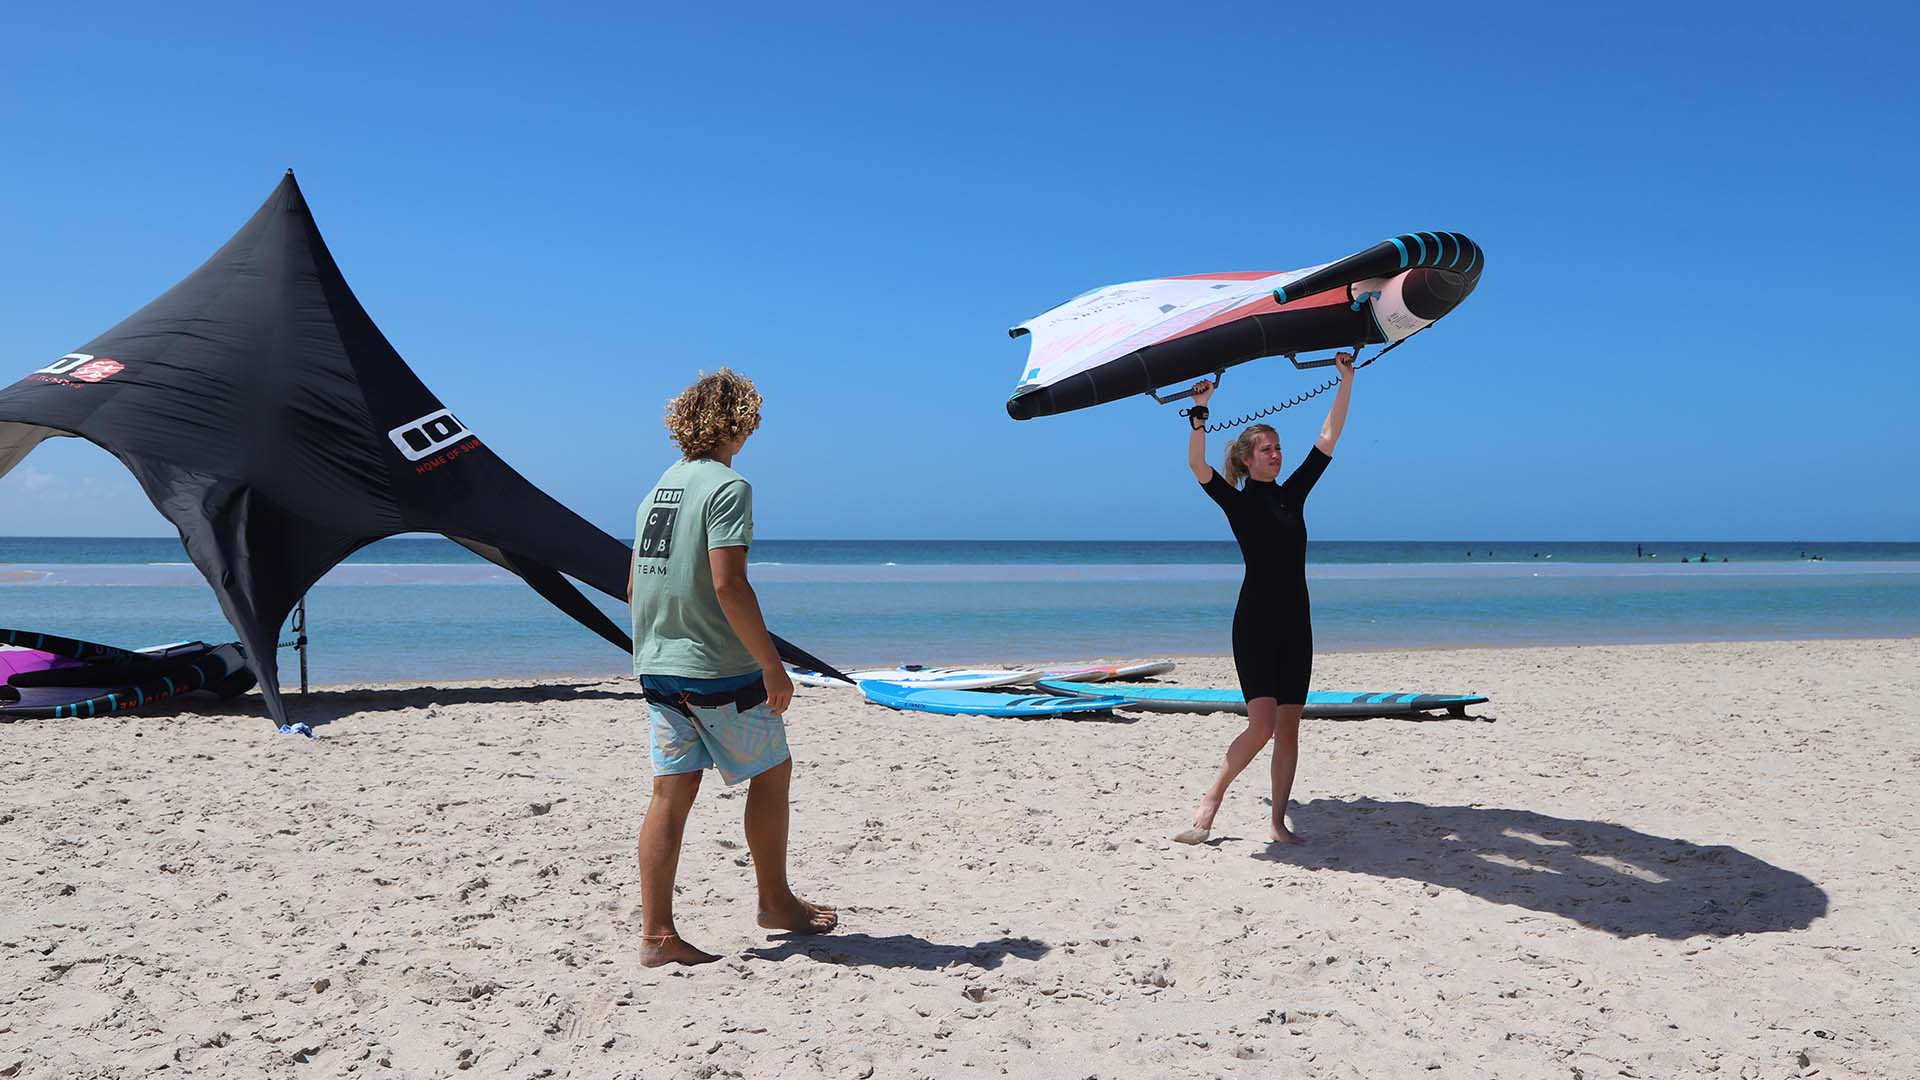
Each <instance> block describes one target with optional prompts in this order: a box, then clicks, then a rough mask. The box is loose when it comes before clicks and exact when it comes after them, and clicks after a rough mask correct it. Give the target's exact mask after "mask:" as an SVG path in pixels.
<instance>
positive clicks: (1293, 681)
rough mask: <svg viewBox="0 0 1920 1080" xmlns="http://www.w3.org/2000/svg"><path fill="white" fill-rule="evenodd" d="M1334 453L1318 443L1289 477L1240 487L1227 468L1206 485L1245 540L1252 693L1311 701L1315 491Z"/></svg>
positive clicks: (1247, 663)
mask: <svg viewBox="0 0 1920 1080" xmlns="http://www.w3.org/2000/svg"><path fill="white" fill-rule="evenodd" d="M1331 460H1333V459H1332V458H1329V457H1328V456H1327V455H1325V454H1323V453H1321V452H1320V448H1319V447H1318V446H1315V447H1314V448H1313V449H1311V450H1309V451H1307V458H1306V460H1305V461H1302V462H1301V463H1300V467H1299V468H1297V469H1295V470H1293V475H1292V476H1289V477H1287V480H1286V482H1285V483H1283V484H1275V483H1272V482H1271V481H1269V482H1265V483H1263V482H1261V481H1259V480H1255V479H1253V478H1252V477H1248V478H1247V483H1246V487H1244V488H1235V487H1234V486H1233V485H1232V484H1229V483H1227V481H1226V479H1225V478H1224V477H1222V476H1221V475H1220V474H1219V473H1214V474H1213V476H1212V478H1211V479H1209V480H1208V481H1207V482H1206V483H1205V484H1202V485H1201V486H1202V487H1203V488H1205V489H1206V492H1207V494H1208V495H1210V496H1212V497H1213V501H1214V502H1217V503H1219V504H1220V509H1222V510H1224V511H1226V512H1227V524H1228V525H1230V526H1232V527H1233V538H1234V539H1235V540H1238V541H1240V557H1241V558H1242V559H1244V560H1245V561H1246V564H1247V576H1246V580H1244V581H1242V582H1241V583H1240V602H1239V604H1238V605H1237V606H1235V608H1234V609H1233V667H1234V670H1235V671H1236V672H1238V673H1239V675H1240V692H1241V693H1242V694H1244V695H1245V696H1246V699H1247V700H1248V701H1252V700H1253V699H1254V698H1257V697H1270V698H1273V699H1274V700H1275V701H1276V703H1278V704H1281V705H1303V704H1305V703H1306V700H1307V680H1308V679H1309V678H1310V677H1311V676H1312V674H1313V612H1312V610H1311V608H1310V606H1309V604H1308V600H1307V523H1306V519H1305V518H1304V517H1302V516H1301V511H1302V510H1303V509H1304V508H1305V504H1306V501H1307V492H1309V491H1312V490H1313V485H1314V482H1315V481H1317V480H1319V479H1320V474H1321V473H1323V472H1326V471H1327V463H1328V462H1329V461H1331Z"/></svg>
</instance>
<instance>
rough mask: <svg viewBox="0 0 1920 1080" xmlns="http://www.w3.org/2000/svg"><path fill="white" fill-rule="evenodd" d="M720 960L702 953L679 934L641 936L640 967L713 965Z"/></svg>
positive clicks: (709, 954) (710, 954)
mask: <svg viewBox="0 0 1920 1080" xmlns="http://www.w3.org/2000/svg"><path fill="white" fill-rule="evenodd" d="M718 959H720V958H719V957H718V956H715V955H714V954H712V953H710V952H702V951H701V950H699V949H696V948H694V947H693V946H691V945H689V944H687V943H686V942H685V941H682V940H681V939H680V935H679V934H642V935H640V966H641V967H650V968H651V967H664V966H666V965H668V964H686V965H688V966H689V967H691V966H692V965H694V964H711V963H713V962H714V961H715V960H718Z"/></svg>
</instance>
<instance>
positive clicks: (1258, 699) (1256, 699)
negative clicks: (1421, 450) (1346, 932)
mask: <svg viewBox="0 0 1920 1080" xmlns="http://www.w3.org/2000/svg"><path fill="white" fill-rule="evenodd" d="M1335 364H1336V365H1337V366H1338V367H1339V369H1340V389H1339V391H1338V392H1337V393H1336V394H1335V395H1334V398H1333V407H1332V408H1331V409H1328V410H1327V420H1326V423H1324V424H1322V425H1321V426H1320V438H1319V439H1318V440H1316V441H1315V442H1314V444H1313V449H1311V450H1309V451H1307V456H1306V460H1304V461H1302V462H1301V463H1300V465H1299V467H1298V468H1296V469H1294V470H1293V473H1292V474H1291V475H1290V476H1288V477H1287V479H1286V482H1285V483H1275V482H1274V481H1275V480H1276V479H1277V478H1278V477H1279V475H1280V461H1281V455H1280V437H1279V436H1278V435H1277V434H1275V433H1274V430H1273V429H1272V428H1270V427H1268V426H1267V425H1265V424H1255V425H1253V426H1252V427H1249V428H1247V429H1246V431H1244V432H1242V433H1241V434H1240V437H1239V438H1237V439H1235V440H1233V443H1232V444H1231V445H1230V446H1228V447H1227V474H1226V476H1225V477H1224V478H1222V477H1221V476H1220V475H1219V474H1217V473H1215V472H1214V471H1213V467H1212V466H1211V465H1208V464H1207V435H1206V404H1207V401H1208V399H1210V398H1211V397H1213V384H1212V383H1210V382H1207V381H1206V380H1204V379H1203V380H1201V381H1200V382H1198V383H1196V384H1194V388H1193V391H1194V393H1193V400H1194V404H1195V406H1196V407H1195V409H1194V410H1193V417H1192V420H1193V434H1192V435H1191V436H1190V437H1189V438H1188V439H1187V464H1188V466H1190V467H1191V468H1192V469H1193V477H1194V479H1196V480H1198V481H1200V484H1201V487H1203V488H1204V489H1205V490H1206V493H1207V494H1208V495H1209V496H1211V497H1212V498H1213V501H1214V502H1216V503H1219V504H1220V509H1221V510H1223V511H1225V512H1226V515H1227V524H1228V525H1230V526H1231V527H1232V528H1233V538H1234V539H1235V540H1238V541H1239V542H1240V556H1241V558H1242V559H1244V560H1245V561H1246V564H1247V576H1246V580H1244V581H1243V582H1242V583H1241V585H1240V602H1239V604H1238V605H1236V606H1235V608H1234V611H1233V667H1234V671H1235V672H1236V673H1238V674H1239V676H1240V691H1241V693H1242V694H1244V695H1245V696H1246V699H1247V729H1246V730H1245V731H1242V732H1241V733H1240V734H1239V736H1238V737H1237V738H1235V739H1234V740H1233V744H1232V745H1231V746H1229V747H1227V756H1226V760H1224V761H1222V762H1221V763H1220V772H1219V775H1217V776H1215V777H1214V778H1213V785H1212V786H1211V787H1209V788H1207V792H1206V794H1205V795H1202V796H1201V797H1200V809H1199V810H1198V811H1196V812H1195V813H1194V815H1193V828H1191V829H1188V830H1186V831H1185V832H1182V833H1181V834H1180V835H1178V836H1176V837H1174V839H1175V840H1178V841H1180V842H1181V843H1183V844H1198V843H1200V842H1202V841H1204V840H1205V839H1206V838H1207V833H1208V832H1209V831H1210V830H1211V829H1212V828H1213V816H1214V815H1215V814H1216V813H1218V812H1219V811H1220V801H1221V800H1222V799H1224V798H1226V795H1227V785H1229V784H1231V783H1233V778H1234V777H1236V776H1239V775H1240V771H1241V770H1242V769H1245V768H1246V767H1247V765H1248V764H1249V763H1251V762H1252V761H1253V759H1254V757H1255V755H1257V754H1259V753H1260V748H1261V747H1262V746H1265V745H1266V744H1267V742H1268V741H1269V740H1271V741H1272V743H1273V820H1272V822H1271V825H1272V828H1271V831H1270V832H1269V833H1268V839H1270V840H1272V841H1274V842H1276V843H1285V844H1297V843H1299V842H1300V837H1298V836H1296V835H1294V834H1293V833H1292V832H1291V831H1289V830H1288V829H1287V821H1286V811H1287V799H1288V797H1289V796H1290V795H1291V794H1292V792H1293V772H1294V766H1295V765H1296V764H1297V763H1298V761H1299V759H1300V710H1301V708H1302V707H1303V706H1305V704H1306V701H1307V680H1308V678H1309V676H1310V675H1311V674H1312V672H1313V613H1312V611H1311V609H1310V607H1309V603H1308V600H1307V525H1306V519H1305V517H1304V514H1303V511H1304V509H1305V506H1306V501H1307V493H1308V492H1310V491H1312V490H1313V485H1314V482H1315V481H1317V480H1319V479H1320V474H1321V473H1323V472H1325V471H1326V468H1327V463H1328V462H1329V461H1331V460H1332V458H1333V447H1334V444H1335V443H1337V442H1339V441H1340V429H1341V427H1343V426H1344V425H1345V424H1346V421H1347V403H1348V402H1349V401H1350V400H1351V399H1352V397H1353V356H1352V355H1351V354H1349V353H1341V354H1340V355H1339V356H1337V357H1335ZM1242 476H1244V477H1246V481H1247V482H1246V485H1245V486H1244V487H1240V486H1236V485H1237V484H1238V481H1239V480H1240V478H1241V477H1242Z"/></svg>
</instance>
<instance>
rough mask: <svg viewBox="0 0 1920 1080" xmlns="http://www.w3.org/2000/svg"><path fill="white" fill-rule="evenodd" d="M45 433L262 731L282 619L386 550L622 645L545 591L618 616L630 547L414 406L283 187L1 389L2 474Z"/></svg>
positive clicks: (293, 193)
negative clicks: (513, 577) (167, 571)
mask: <svg viewBox="0 0 1920 1080" xmlns="http://www.w3.org/2000/svg"><path fill="white" fill-rule="evenodd" d="M55 436H77V437H80V438H84V439H86V440H88V441H90V442H92V443H95V444H96V445H98V446H100V447H103V448H104V449H106V450H107V451H108V452H110V453H111V454H113V455H114V456H115V457H117V458H119V459H120V461H121V462H122V463H124V464H125V465H126V466H127V468H128V469H130V470H132V472H133V475H134V477H135V478H136V479H137V480H138V481H139V483H140V486H141V487H142V488H143V489H144V490H145V491H146V493H147V496H148V497H149V498H151V499H152V500H153V504H154V506H155V507H157V508H158V509H159V511H160V513H161V514H163V515H164V516H165V517H166V518H167V520H169V521H171V522H172V523H173V525H174V526H175V527H176V528H177V529H179V530H180V539H181V540H182V541H183V542H184V543H185V545H186V550H187V556H188V558H190V559H192V560H193V564H194V565H195V566H197V567H199V568H200V571H201V573H203V574H204V575H206V578H207V581H208V583H209V584H211V585H212V586H213V590H214V593H215V595H217V596H218V597H219V600H220V606H221V608H222V610H224V611H225V612H226V616H227V620H228V621H229V622H230V623H232V624H233V628H234V630H235V631H236V632H237V633H238V634H239V636H240V641H241V644H242V645H244V646H245V648H246V652H247V664H248V666H249V667H250V668H252V669H253V673H254V675H255V676H256V677H258V679H259V680H260V689H261V693H262V694H263V695H264V696H265V698H266V704H267V710H268V712H269V713H271V714H272V716H273V718H274V720H275V721H276V722H278V723H285V722H286V707H285V704H284V703H283V702H282V701H281V698H280V691H279V685H280V684H279V680H278V662H277V657H276V654H275V648H276V643H277V639H278V635H279V629H280V626H281V625H282V623H284V622H285V620H286V618H287V615H288V613H289V612H290V611H292V609H293V607H294V605H295V604H296V603H297V602H298V601H299V599H300V597H301V596H302V595H304V594H305V593H306V591H307V589H308V588H309V587H310V586H311V585H313V583H314V582H316V581H318V580H319V578H320V577H321V575H323V574H325V573H326V572H327V571H328V570H329V569H331V568H332V567H333V566H334V565H335V564H336V563H338V562H340V560H342V559H344V558H346V557H347V556H348V555H350V554H352V553H353V552H354V551H355V550H357V549H359V548H361V547H364V546H365V545H367V544H370V543H372V542H374V541H376V540H379V539H382V538H384V537H388V536H394V535H397V534H400V533H409V532H428V533H440V534H442V535H445V536H446V537H448V538H449V539H452V540H454V541H456V542H458V543H460V544H462V545H464V546H465V547H467V548H468V549H470V550H472V551H474V552H475V553H477V554H479V555H480V556H482V557H484V558H486V559H488V560H490V561H491V562H493V563H496V564H497V565H499V566H502V567H504V568H506V569H507V570H509V571H512V572H513V573H514V574H517V575H518V576H519V577H520V578H521V579H522V580H524V581H526V583H527V584H528V585H530V586H532V587H533V589H534V590H535V591H536V592H538V593H539V594H540V595H541V596H543V597H545V598H546V599H547V600H548V601H549V602H551V603H552V604H553V605H554V606H555V607H558V608H559V609H560V610H562V611H564V612H566V613H567V614H568V615H570V616H572V617H573V618H574V619H575V620H577V621H578V622H580V623H581V625H583V626H585V627H587V628H588V629H590V630H592V631H593V632H594V633H596V634H599V635H600V636H601V637H603V638H605V639H606V640H607V641H608V642H610V643H612V644H613V645H616V646H618V647H619V648H621V649H630V648H631V644H632V643H631V641H630V639H629V638H628V636H627V634H626V632H625V631H623V630H622V629H621V628H620V627H619V626H617V625H616V624H615V623H614V622H613V620H612V619H610V618H608V617H607V615H606V614H605V613H604V612H603V611H601V610H600V609H599V608H598V607H596V606H595V605H594V604H593V603H592V602H591V601H589V600H588V599H587V598H586V597H585V596H583V595H581V593H580V592H579V590H578V589H576V588H575V587H574V586H573V584H572V583H571V582H569V581H568V580H567V579H566V577H565V576H563V575H570V576H571V577H573V578H575V579H577V580H579V581H581V582H583V583H585V584H587V585H590V586H592V587H593V588H596V589H599V590H600V591H602V592H604V593H606V594H608V595H610V596H614V597H619V598H622V599H624V598H625V595H626V586H627V566H628V559H629V552H628V549H627V547H626V545H624V544H622V543H620V541H618V540H616V539H614V538H613V537H612V536H609V535H608V534H607V533H605V532H603V531H602V530H600V529H598V528H596V527H594V526H593V525H592V524H590V523H588V522H587V521H586V520H585V519H584V518H582V517H580V516H579V515H577V514H575V513H574V512H573V511H571V510H568V509H567V508H566V507H565V506H562V505H561V504H560V503H559V502H557V501H555V500H554V499H553V498H552V497H551V496H549V495H547V494H546V493H545V492H542V491H541V490H540V489H539V488H536V487H534V486H533V485H532V484H531V483H529V482H528V481H527V480H526V479H525V478H524V477H522V476H521V475H520V474H519V473H517V472H515V471H514V470H513V468H512V467H511V466H509V465H508V464H507V463H506V462H505V461H502V460H501V459H500V458H499V457H498V456H497V455H496V454H494V452H493V451H492V450H491V449H489V448H488V447H487V445H486V444H485V443H484V442H483V441H481V439H480V438H479V437H478V436H476V435H475V434H474V433H473V432H472V431H470V430H468V429H467V428H466V427H465V426H464V425H463V424H462V423H461V422H460V421H459V420H458V419H457V418H456V417H455V415H454V414H453V413H452V412H451V411H450V410H448V409H447V408H446V406H445V405H444V404H443V403H442V402H441V401H440V399H439V398H437V397H435V396H434V394H433V392H432V391H431V390H429V389H427V387H426V385H425V384H424V383H422V382H421V381H420V379H419V377H418V376H416V375H415V374H414V373H413V371H412V369H410V368H409V367H408V366H407V364H406V361H404V360H402V359H401V358H400V354H399V353H398V352H396V351H395V350H394V348H393V346H392V345H391V344H389V343H388V342H387V339H386V337H385V336H384V335H382V334H381V333H380V329H379V327H377V326H375V325H374V323H373V320H372V319H371V318H370V317H368V315H367V313H366V311H365V310H364V309H363V308H362V307H361V306H360V302H359V301H358V300H357V299H355V298H354V295H353V291H352V290H351V289H349V288H348V287H347V283H346V279H345V278H343V277H342V276H341V274H340V268H339V267H338V266H336V265H335V264H334V261H333V256H332V254H331V253H330V252H329V251H328V250H327V245H326V242H325V241H324V240H322V239H321V237H320V230H319V228H318V227H317V226H316V225H315V224H314V221H313V216H312V214H311V213H310V212H309V211H308V209H307V202H306V199H305V198H304V197H303V196H302V195H301V193H300V187H299V185H298V184H296V183H295V182H294V178H293V173H292V171H288V173H287V175H286V178H285V179H283V180H282V181H281V182H280V186H279V187H278V188H276V189H275V190H274V192H273V194H272V196H270V197H269V198H268V199H267V201H266V203H265V204H264V205H262V206H261V207H260V209H259V211H257V212H256V213H255V214H254V215H253V217H252V218H251V219H250V220H248V222H247V223H246V224H245V225H244V226H242V227H241V229H240V231H239V232H237V233H235V234H234V235H233V238H232V239H230V240H228V241H227V243H226V245H225V246H223V247H222V248H221V249H220V250H219V251H216V252H215V253H214V254H213V257H212V258H210V259H208V260H207V261H206V263H205V264H204V265H202V266H201V267H200V268H199V269H198V270H195V271H194V272H193V273H192V274H190V275H188V276H187V278H186V279H185V280H183V281H181V282H180V283H179V284H178V285H175V286H174V287H173V288H171V289H169V290H167V292H166V293H164V294H162V295H161V296H160V297H159V298H158V299H156V300H154V301H153V302H152V303H149V304H148V305H147V306H145V307H143V308H141V309H140V310H139V311H137V312H135V313H134V314H133V315H131V316H130V317H128V318H127V319H126V320H124V321H123V322H121V323H120V324H119V325H118V326H115V327H114V328H113V329H111V330H108V331H107V332H106V333H104V334H101V335H100V336H99V337H96V338H94V339H93V340H92V341H90V342H88V343H87V344H85V345H82V346H81V347H80V348H79V349H77V350H75V351H74V352H72V353H69V354H67V355H66V356H64V357H61V358H60V359H59V360H56V361H54V362H53V363H51V364H49V365H47V366H46V367H44V368H41V369H40V370H39V371H36V372H34V373H32V374H30V375H28V376H26V377H25V378H23V379H21V380H20V381H19V382H17V383H15V384H13V385H12V386H10V387H8V388H7V389H5V390H0V476H4V475H5V474H6V473H7V471H8V470H10V469H12V468H13V466H15V465H16V464H18V463H19V462H20V460H21V459H22V458H24V457H25V456H26V455H27V454H28V453H29V452H30V451H31V450H32V449H33V448H34V447H35V446H37V445H39V443H40V442H41V441H42V440H44V439H47V438H49V437H55ZM775 642H776V644H777V645H778V646H779V648H780V651H781V654H782V655H783V656H786V657H787V658H788V659H790V660H793V661H795V662H796V663H799V664H802V665H804V666H806V667H811V668H814V669H816V670H827V671H831V669H830V668H827V667H826V666H825V665H823V664H821V663H820V662H819V661H817V660H815V659H814V658H813V657H811V656H808V655H807V654H806V653H804V652H802V651H800V650H798V649H795V648H794V647H793V646H792V645H790V644H788V643H787V642H785V641H781V640H780V639H778V638H776V639H775Z"/></svg>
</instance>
